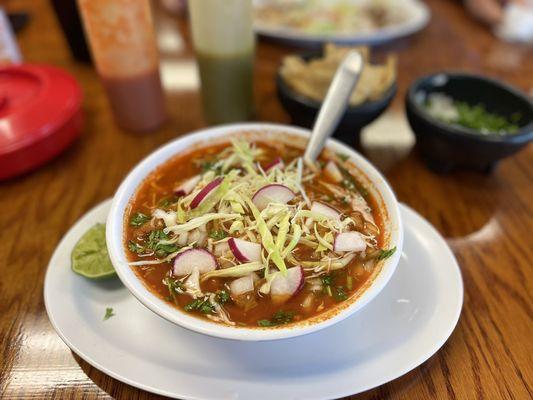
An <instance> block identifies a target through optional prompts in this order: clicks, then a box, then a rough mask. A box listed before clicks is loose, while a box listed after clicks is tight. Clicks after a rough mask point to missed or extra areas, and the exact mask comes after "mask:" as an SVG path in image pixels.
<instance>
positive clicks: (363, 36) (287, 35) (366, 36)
mask: <svg viewBox="0 0 533 400" xmlns="http://www.w3.org/2000/svg"><path fill="white" fill-rule="evenodd" d="M401 1H402V2H403V1H405V0H401ZM268 2H269V0H256V1H254V4H255V6H256V7H257V6H259V5H261V4H265V3H268ZM407 11H408V12H409V18H407V19H406V20H405V21H404V22H403V23H401V24H398V25H393V26H388V27H384V28H382V29H377V30H374V31H371V32H356V33H336V34H335V33H334V34H328V35H324V34H313V33H306V32H302V31H297V30H293V29H287V28H284V27H280V26H275V25H267V24H261V23H260V22H259V21H255V23H254V30H255V31H256V32H257V33H258V34H259V35H262V36H265V37H269V38H272V39H276V40H278V41H281V42H285V43H288V44H292V45H299V46H304V47H309V46H319V45H321V44H323V43H326V42H334V43H337V44H344V45H356V44H367V45H377V44H382V43H385V42H389V41H392V40H396V39H399V38H402V37H405V36H408V35H411V34H413V33H415V32H418V31H420V30H422V29H423V28H424V27H425V26H426V25H427V24H428V22H429V20H430V18H431V11H430V10H429V8H428V6H426V4H424V3H423V2H421V1H419V0H412V1H409V7H407Z"/></svg>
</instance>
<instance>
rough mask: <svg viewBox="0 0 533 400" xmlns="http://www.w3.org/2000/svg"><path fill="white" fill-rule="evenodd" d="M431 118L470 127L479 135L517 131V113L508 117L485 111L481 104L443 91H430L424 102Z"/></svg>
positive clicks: (518, 115) (518, 119)
mask: <svg viewBox="0 0 533 400" xmlns="http://www.w3.org/2000/svg"><path fill="white" fill-rule="evenodd" d="M424 106H425V108H426V110H427V112H428V114H429V115H431V116H432V117H433V118H436V119H438V120H440V121H442V122H445V123H447V124H452V125H459V126H462V127H465V128H469V129H472V130H473V131H475V132H476V133H479V134H481V135H506V134H513V133H516V132H518V130H519V129H520V127H519V126H518V125H517V122H518V121H520V118H521V115H520V114H519V113H515V114H513V115H512V116H511V117H510V118H509V119H507V118H506V117H503V116H501V115H498V114H495V113H491V112H489V111H487V109H486V108H485V106H484V105H483V104H476V105H470V104H468V103H466V102H464V101H457V100H454V99H453V98H451V97H449V96H447V95H445V94H443V93H431V94H430V95H429V96H428V99H427V101H426V102H425V104H424Z"/></svg>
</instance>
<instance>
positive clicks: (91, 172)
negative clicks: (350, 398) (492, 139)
mask: <svg viewBox="0 0 533 400" xmlns="http://www.w3.org/2000/svg"><path fill="white" fill-rule="evenodd" d="M428 4H429V6H430V7H431V8H432V11H433V19H432V21H431V23H430V25H429V27H428V28H427V29H426V30H424V31H423V32H422V33H420V34H418V35H416V36H415V37H412V38H410V39H408V40H404V41H402V42H400V43H396V44H394V45H393V46H390V47H388V48H387V50H392V51H395V52H398V54H399V56H400V63H399V93H398V95H397V97H396V100H395V103H394V105H393V107H392V109H391V110H390V111H389V112H388V113H387V115H386V116H385V117H384V118H382V120H381V121H380V122H379V123H378V124H377V125H376V127H375V128H372V129H370V130H368V131H367V132H365V136H364V140H363V146H364V151H365V152H366V153H367V155H368V157H369V158H370V159H371V160H372V161H374V162H375V163H376V164H377V165H378V167H380V168H381V169H382V170H383V171H384V173H385V174H386V176H387V178H388V179H389V181H390V182H391V184H392V186H393V187H394V189H395V190H396V193H397V194H398V197H399V199H400V200H401V201H402V202H405V203H406V204H408V205H410V206H411V207H413V208H414V209H416V210H417V211H418V212H419V213H421V214H422V215H423V216H424V217H426V218H427V219H428V220H429V221H430V222H431V223H432V224H434V225H435V226H436V228H437V229H438V230H439V231H440V232H441V234H442V235H443V236H444V237H446V239H447V240H448V243H449V244H450V245H451V247H452V249H453V251H454V253H455V255H456V256H457V259H458V261H459V263H460V265H461V270H462V274H463V279H464V283H465V299H464V307H463V312H462V315H461V319H460V321H459V325H458V326H457V328H456V329H455V331H454V333H453V334H452V336H451V337H450V339H449V340H448V342H447V343H446V344H445V345H444V347H443V348H442V349H441V350H440V351H439V352H438V353H437V354H436V355H434V356H433V357H431V359H430V360H428V361H427V362H425V363H424V364H423V365H422V366H420V367H418V368H416V369H415V370H413V371H411V372H410V373H408V374H406V375H405V376H403V377H401V378H399V379H397V380H395V381H393V382H391V383H389V384H387V385H384V386H382V387H379V388H377V389H374V390H371V391H369V392H367V393H364V394H362V395H360V396H355V397H354V398H364V399H383V398H393V399H400V398H404V399H430V398H431V399H443V398H450V399H456V398H457V399H472V398H479V399H481V398H485V399H499V398H503V399H529V398H531V397H532V395H533V388H532V386H533V362H532V354H533V343H532V340H531V338H532V332H533V323H532V301H531V294H532V293H533V292H532V289H533V287H532V285H533V274H532V268H533V266H532V263H533V252H532V249H533V246H532V245H533V241H532V234H533V220H532V219H533V207H532V200H533V190H532V185H533V176H532V173H533V148H532V147H531V146H530V147H529V148H528V149H526V150H524V151H522V152H521V153H520V154H518V155H516V156H514V157H512V158H510V159H507V160H505V161H503V162H502V163H501V164H500V165H499V166H498V167H497V169H496V170H495V171H494V173H493V174H492V175H490V176H487V175H480V174H478V173H470V172H457V173H453V174H451V175H446V176H439V175H436V174H434V173H432V172H430V171H429V170H428V169H426V167H425V166H424V165H423V163H422V162H421V161H420V158H419V157H418V155H417V154H416V152H413V151H411V148H412V144H413V139H412V134H411V133H410V132H409V130H408V129H407V128H406V125H405V120H404V117H403V114H402V113H403V106H402V103H403V96H404V94H405V91H406V88H407V87H408V85H409V83H410V82H411V81H412V80H413V79H414V78H416V77H417V76H420V75H422V74H425V73H429V72H433V71H437V70H442V69H458V68H461V69H466V70H469V71H474V72H482V73H484V74H487V75H492V76H495V77H497V78H501V79H504V80H506V81H508V82H509V83H511V84H514V85H516V86H517V87H519V88H521V89H523V90H525V91H529V93H533V54H532V51H531V49H529V50H528V49H527V48H524V47H520V46H516V45H510V44H504V43H500V42H498V41H497V40H496V39H495V38H494V37H492V36H491V34H490V33H489V32H488V31H486V30H485V29H484V28H483V27H481V26H480V25H478V24H477V23H475V22H473V21H472V20H470V19H469V18H468V17H467V16H466V15H465V14H464V13H463V10H462V8H461V6H460V3H459V2H454V1H449V0H431V1H429V0H428ZM7 6H8V9H9V10H13V11H14V10H27V11H29V12H30V13H31V23H30V24H29V26H28V27H27V28H26V29H25V30H24V31H22V32H21V33H20V35H19V36H18V39H19V42H20V46H21V50H22V53H23V55H24V57H25V59H26V60H27V61H28V62H43V63H50V64H54V65H58V66H60V67H63V68H65V69H67V70H69V71H70V72H71V73H72V74H74V75H75V76H76V78H77V79H78V80H79V82H80V84H81V85H82V87H83V91H84V93H85V101H84V108H85V112H86V114H87V120H86V123H85V128H84V131H83V134H82V136H81V138H80V139H79V140H78V141H77V142H76V143H75V144H74V146H72V147H71V148H70V149H69V150H68V151H66V152H65V153H64V154H63V155H61V156H60V157H58V158H57V159H56V160H54V161H53V162H51V163H49V164H48V165H46V166H45V167H43V168H41V169H39V170H38V171H35V172H32V173H29V174H27V175H25V176H22V177H19V178H16V179H13V180H10V181H8V182H3V183H0V210H1V213H0V227H1V230H0V260H2V261H1V262H0V271H1V274H0V276H1V279H0V343H1V346H0V398H2V399H22V398H35V399H44V398H73V399H74V398H76V399H77V398H82V397H83V398H85V399H95V398H111V397H112V398H118V399H131V398H135V399H145V398H153V397H157V396H153V395H151V394H149V393H146V392H143V391H141V390H138V389H135V388H133V387H130V386H128V385H125V384H123V383H121V382H119V381H116V380H114V379H112V378H110V377H108V376H106V375H105V374H103V373H101V372H99V371H97V370H95V369H94V368H92V367H91V366H89V365H88V364H87V363H85V362H84V361H82V360H81V359H79V358H78V357H76V356H75V355H73V354H72V353H71V352H70V351H69V349H68V348H67V347H66V346H65V345H64V344H63V342H62V341H61V340H60V339H59V337H58V336H57V335H56V334H55V332H54V331H53V329H52V327H51V325H50V323H49V322H48V318H47V316H46V313H45V309H44V305H43V279H44V274H45V270H46V265H47V263H48V260H49V258H50V256H51V254H52V252H53V250H54V248H55V246H56V245H57V243H58V241H59V240H60V238H61V237H62V235H64V234H65V233H66V232H67V230H68V229H69V227H70V226H71V225H72V224H73V223H74V222H75V221H76V220H77V219H78V218H79V217H80V216H81V215H83V214H84V213H85V212H86V211H87V210H88V209H90V208H91V207H93V206H94V205H96V204H97V203H99V202H100V201H102V200H104V199H106V198H108V197H110V196H112V195H113V193H114V191H115V189H116V188H117V185H118V184H119V183H120V181H121V180H122V178H123V177H124V175H125V174H126V173H127V172H128V171H129V169H130V168H131V167H132V166H133V165H135V164H136V163H137V162H138V161H139V160H140V159H141V158H142V157H144V156H145V155H146V154H148V153H149V152H151V151H152V150H153V149H155V148H156V147H157V146H159V145H161V144H162V143H165V142H167V141H168V140H170V139H173V138H175V137H177V136H179V135H181V134H183V133H186V132H189V131H191V130H193V129H197V128H200V127H202V126H204V124H203V122H202V119H201V110H200V105H199V96H198V91H197V87H196V81H195V80H194V79H195V75H194V64H193V59H192V55H191V51H190V41H189V39H188V33H187V32H186V22H184V21H178V22H177V21H175V20H173V19H171V18H169V17H168V16H167V17H160V18H158V24H159V38H160V39H164V40H162V44H163V45H165V46H167V47H166V48H167V50H165V51H163V54H162V60H163V62H162V67H163V71H164V77H165V85H166V87H167V93H168V108H169V111H170V114H171V118H170V121H169V122H168V124H167V125H166V126H165V127H164V128H163V129H161V130H159V131H158V132H155V133H152V134H146V135H136V134H131V133H126V132H122V131H120V130H119V129H117V128H116V127H115V125H114V123H113V120H112V116H111V113H110V110H109V108H108V104H107V101H106V98H105V97H104V93H103V91H102V88H101V86H100V84H99V82H98V79H97V76H96V74H95V72H94V70H93V69H92V68H91V67H90V66H86V65H82V64H78V63H75V62H73V61H72V59H71V58H70V56H69V53H68V51H67V48H66V44H65V41H64V39H63V37H62V35H61V33H60V31H59V29H58V26H57V23H56V21H55V19H54V16H53V14H52V12H51V9H50V7H49V5H48V2H45V1H44V0H39V1H34V0H33V1H32V0H25V1H23V0H21V1H9V2H8V5H7ZM177 28H179V29H180V30H181V32H182V34H183V37H184V42H183V43H181V44H180V42H179V41H176V40H172V38H173V39H177V38H179V36H178V34H177V33H176V29H177ZM169 39H170V41H169ZM181 45H183V48H182V49H181V50H180V51H175V50H172V48H173V46H174V47H176V46H177V47H180V46H181ZM292 50H293V49H290V48H287V47H283V46H281V45H277V44H273V43H267V42H263V41H260V42H259V46H258V51H257V62H256V108H257V112H258V115H257V119H259V120H262V121H276V122H288V118H287V115H286V114H285V113H284V112H283V110H282V109H281V106H280V104H279V102H278V100H277V98H276V94H275V88H274V80H273V77H274V73H275V71H276V68H277V66H278V64H279V61H280V58H281V57H282V56H283V55H284V54H286V53H288V52H290V51H292ZM387 127H391V128H392V129H387ZM528 332H529V334H528Z"/></svg>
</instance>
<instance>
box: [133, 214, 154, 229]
mask: <svg viewBox="0 0 533 400" xmlns="http://www.w3.org/2000/svg"><path fill="white" fill-rule="evenodd" d="M150 219H151V218H150V217H149V216H148V215H145V214H143V213H142V212H136V213H135V214H133V216H132V217H131V219H130V225H131V226H143V225H144V224H145V223H147V222H148V221H150Z"/></svg>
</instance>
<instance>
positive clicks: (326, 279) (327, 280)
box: [321, 273, 333, 286]
mask: <svg viewBox="0 0 533 400" xmlns="http://www.w3.org/2000/svg"><path fill="white" fill-rule="evenodd" d="M321 279H322V284H323V285H324V286H331V285H332V284H333V274H332V273H331V274H327V275H324V276H323V277H322V278H321Z"/></svg>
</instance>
